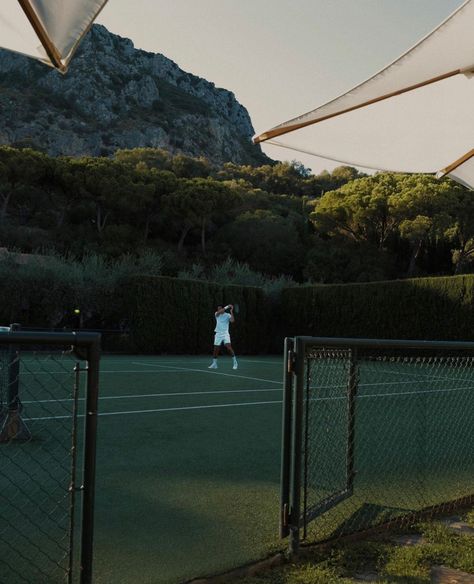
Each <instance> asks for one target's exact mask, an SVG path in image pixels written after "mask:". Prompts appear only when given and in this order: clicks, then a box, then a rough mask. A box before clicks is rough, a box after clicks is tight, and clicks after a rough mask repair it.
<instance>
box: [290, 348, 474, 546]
mask: <svg viewBox="0 0 474 584" xmlns="http://www.w3.org/2000/svg"><path fill="white" fill-rule="evenodd" d="M283 403H284V408H283V433H282V434H283V443H282V476H281V513H280V535H281V536H282V537H286V536H290V538H291V539H290V549H291V550H292V551H293V552H296V551H297V550H298V546H299V544H300V541H301V540H307V541H324V540H327V539H333V538H335V537H337V536H340V535H344V534H349V533H354V532H358V531H364V530H366V529H368V528H371V527H376V526H380V525H382V524H391V523H394V522H398V523H400V522H402V521H407V520H412V519H414V518H416V517H418V516H420V515H421V514H422V513H433V512H435V511H439V510H443V511H446V510H451V509H454V508H455V507H456V506H458V505H459V504H461V503H466V502H472V501H474V431H473V430H474V416H473V414H474V343H461V342H459V343H458V342H443V343H441V342H429V341H396V340H370V339H336V338H334V339H333V338H311V337H296V338H294V339H286V341H285V370H284V398H283Z"/></svg>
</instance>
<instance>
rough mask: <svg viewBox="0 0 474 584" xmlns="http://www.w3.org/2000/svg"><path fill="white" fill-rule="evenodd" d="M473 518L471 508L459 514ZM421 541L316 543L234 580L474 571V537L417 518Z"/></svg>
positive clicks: (421, 578)
mask: <svg viewBox="0 0 474 584" xmlns="http://www.w3.org/2000/svg"><path fill="white" fill-rule="evenodd" d="M462 519H463V521H465V522H466V523H468V524H469V525H473V523H474V509H473V510H472V511H469V512H468V513H466V515H465V516H464V517H463V518H462ZM416 532H417V533H420V534H421V535H422V536H423V540H422V541H423V543H420V544H418V545H411V546H401V545H397V544H396V543H394V541H393V540H391V537H393V536H394V533H393V532H392V533H391V534H388V536H384V537H383V538H382V537H380V538H377V539H370V540H367V541H361V542H356V543H339V544H335V545H334V546H333V547H332V548H331V549H329V550H328V549H327V548H326V549H325V550H323V549H322V548H315V549H314V551H312V552H310V554H309V555H308V556H307V557H305V559H302V560H301V561H299V562H297V563H292V564H288V565H286V566H283V567H281V568H278V569H275V570H273V571H272V572H268V573H267V574H264V575H262V576H260V577H255V578H246V579H244V580H241V581H239V584H240V583H241V584H320V583H321V584H348V583H349V582H354V580H353V578H354V577H355V576H357V575H358V574H367V573H376V574H378V575H379V578H378V580H376V583H377V584H398V583H400V584H401V583H403V584H429V583H430V582H431V579H430V571H431V567H432V566H435V565H443V566H447V567H449V568H453V569H456V570H461V571H463V572H467V573H474V537H473V536H469V535H459V534H457V533H455V532H453V530H451V529H449V527H447V526H446V525H444V524H443V523H440V522H439V521H436V520H434V521H431V522H424V523H420V524H418V525H417V526H416Z"/></svg>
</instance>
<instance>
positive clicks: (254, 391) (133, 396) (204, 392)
mask: <svg viewBox="0 0 474 584" xmlns="http://www.w3.org/2000/svg"><path fill="white" fill-rule="evenodd" d="M264 391H266V392H268V391H283V389H282V388H280V387H278V388H273V387H272V388H269V389H232V390H216V391H184V392H172V393H143V394H137V395H134V394H130V395H109V396H104V397H99V401H100V400H107V399H135V398H147V397H173V396H175V395H180V396H183V395H217V394H223V393H259V392H264ZM85 399H86V398H84V397H80V398H78V401H85ZM71 401H74V399H73V398H64V399H39V400H31V401H22V402H21V403H22V404H49V403H60V402H71Z"/></svg>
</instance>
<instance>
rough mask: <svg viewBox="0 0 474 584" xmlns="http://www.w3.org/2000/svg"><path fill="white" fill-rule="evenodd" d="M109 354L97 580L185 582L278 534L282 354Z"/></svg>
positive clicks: (261, 549)
mask: <svg viewBox="0 0 474 584" xmlns="http://www.w3.org/2000/svg"><path fill="white" fill-rule="evenodd" d="M209 363H210V360H209V358H208V357H129V358H122V357H120V358H119V357H105V358H104V359H103V361H102V363H101V399H100V419H99V441H98V460H97V490H96V534H95V560H94V570H95V582H97V584H110V583H111V582H114V584H132V583H135V582H140V583H143V584H145V583H150V584H151V583H157V584H158V583H169V584H171V583H173V582H182V581H185V580H186V579H191V578H193V577H196V576H199V575H204V574H212V573H216V572H219V571H224V570H227V569H229V568H232V567H234V566H238V565H240V564H243V563H246V562H249V561H251V560H254V559H258V558H260V557H263V556H265V555H266V554H268V553H269V552H270V551H271V550H273V549H275V548H276V547H277V546H278V545H280V544H279V542H278V540H277V530H278V493H279V473H280V468H279V460H280V426H281V399H282V365H281V362H280V361H279V360H278V358H277V357H273V358H261V357H260V358H258V359H257V358H255V359H254V358H242V359H241V360H240V363H239V369H238V370H237V371H234V370H233V369H232V362H231V360H230V359H229V358H224V357H222V358H221V359H220V361H219V369H218V370H216V371H209V370H208V369H207V366H208V365H209Z"/></svg>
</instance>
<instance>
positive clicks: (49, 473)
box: [0, 325, 100, 584]
mask: <svg viewBox="0 0 474 584" xmlns="http://www.w3.org/2000/svg"><path fill="white" fill-rule="evenodd" d="M5 328H6V330H4V331H1V332H0V583H1V584H7V583H8V584H20V583H28V584H32V583H34V584H56V583H57V584H60V583H61V584H72V583H73V582H80V583H81V584H90V583H91V582H92V534H93V512H94V480H95V441H96V424H97V400H98V374H99V356H100V349H99V346H100V335H98V334H95V333H93V334H92V333H38V332H35V333H32V332H26V331H21V330H18V328H17V327H16V326H14V325H12V326H11V327H10V330H8V328H7V327H5ZM82 372H84V373H82Z"/></svg>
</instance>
